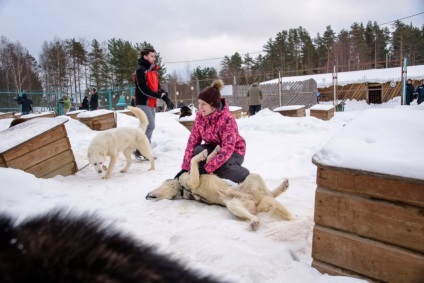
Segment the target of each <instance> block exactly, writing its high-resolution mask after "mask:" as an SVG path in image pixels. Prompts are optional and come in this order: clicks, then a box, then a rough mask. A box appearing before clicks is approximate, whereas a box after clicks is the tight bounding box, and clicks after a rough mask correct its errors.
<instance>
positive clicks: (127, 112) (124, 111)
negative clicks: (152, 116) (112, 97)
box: [115, 109, 135, 117]
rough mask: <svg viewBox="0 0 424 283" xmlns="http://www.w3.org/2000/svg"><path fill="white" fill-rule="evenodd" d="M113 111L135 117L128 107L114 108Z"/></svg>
mask: <svg viewBox="0 0 424 283" xmlns="http://www.w3.org/2000/svg"><path fill="white" fill-rule="evenodd" d="M115 113H122V114H125V115H128V116H132V117H135V115H134V113H132V112H131V111H130V110H128V109H124V110H116V111H115Z"/></svg>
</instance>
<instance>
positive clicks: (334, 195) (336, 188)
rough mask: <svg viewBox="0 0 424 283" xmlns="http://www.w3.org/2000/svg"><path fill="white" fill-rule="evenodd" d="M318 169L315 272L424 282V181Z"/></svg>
mask: <svg viewBox="0 0 424 283" xmlns="http://www.w3.org/2000/svg"><path fill="white" fill-rule="evenodd" d="M314 163H315V164H316V165H317V166H318V171H317V190H316V197H315V215H314V221H315V228H314V236H313V242H312V258H313V262H312V266H313V267H315V268H316V269H318V270H319V271H321V272H325V273H329V274H331V275H346V276H352V275H353V276H355V277H360V278H363V279H366V280H371V281H372V280H375V281H383V282H423V281H422V280H423V278H424V236H423V235H424V213H423V211H424V180H418V179H411V178H405V177H400V176H392V175H386V174H380V173H373V172H367V171H359V170H353V169H345V168H337V167H331V166H324V165H322V164H319V163H318V162H316V161H315V160H314Z"/></svg>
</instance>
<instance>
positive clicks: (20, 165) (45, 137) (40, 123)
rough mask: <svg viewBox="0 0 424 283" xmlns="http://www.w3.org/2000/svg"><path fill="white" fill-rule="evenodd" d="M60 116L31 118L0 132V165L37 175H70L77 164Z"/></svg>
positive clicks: (65, 120)
mask: <svg viewBox="0 0 424 283" xmlns="http://www.w3.org/2000/svg"><path fill="white" fill-rule="evenodd" d="M66 122H67V119H63V118H53V119H52V118H38V119H30V120H29V121H26V122H24V123H21V124H18V125H16V126H14V127H12V128H9V129H6V130H4V131H2V132H0V167H6V168H16V169H21V170H23V171H25V172H28V173H30V174H33V175H35V176H36V177H39V178H50V177H53V176H56V175H63V176H67V175H72V174H74V173H75V172H77V170H78V169H77V164H76V162H75V158H74V154H73V152H72V149H71V145H70V142H69V139H68V134H67V132H66V128H65V125H64V123H66Z"/></svg>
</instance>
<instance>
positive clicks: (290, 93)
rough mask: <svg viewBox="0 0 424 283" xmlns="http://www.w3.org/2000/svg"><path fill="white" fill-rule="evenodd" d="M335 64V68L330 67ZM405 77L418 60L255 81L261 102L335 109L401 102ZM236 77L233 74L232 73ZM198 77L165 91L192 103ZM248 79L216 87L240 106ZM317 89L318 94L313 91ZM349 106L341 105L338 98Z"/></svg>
mask: <svg viewBox="0 0 424 283" xmlns="http://www.w3.org/2000/svg"><path fill="white" fill-rule="evenodd" d="M334 70H337V68H334ZM407 78H411V79H412V82H413V85H414V87H415V88H416V87H417V86H418V85H419V84H421V82H422V80H424V65H421V66H411V67H408V68H407V67H406V64H405V65H404V67H397V68H386V69H370V70H362V71H353V72H340V73H337V72H336V71H333V73H327V74H317V75H305V76H296V77H281V78H280V79H274V80H270V81H267V82H263V83H261V85H260V87H261V88H262V90H263V93H264V99H263V101H262V108H263V109H264V108H269V109H271V110H273V109H275V108H277V107H280V106H287V105H305V106H306V107H307V108H309V107H311V106H313V105H314V104H317V103H320V104H333V105H335V106H336V109H337V110H344V111H355V110H364V109H367V108H392V107H396V106H398V105H401V104H403V92H404V88H405V83H406V79H407ZM234 81H235V82H236V81H237V80H236V79H234ZM198 86H199V82H198V81H189V82H186V83H181V84H177V83H174V84H170V85H167V87H166V89H168V92H169V97H170V98H171V100H172V101H173V102H174V103H175V105H176V106H177V105H178V104H179V103H180V102H181V101H182V102H183V103H184V105H189V104H191V103H193V104H194V106H195V107H196V108H197V107H198V103H197V98H196V97H197V94H198V93H199V92H200V91H201V89H199V87H198ZM249 88H250V85H237V84H234V85H227V86H225V87H224V91H222V96H223V97H225V98H226V99H227V101H228V104H229V105H230V106H240V107H242V108H243V111H244V112H247V110H248V108H249V103H248V98H247V97H246V93H247V91H248V89H249ZM317 93H320V96H319V97H317ZM98 94H99V108H100V109H110V110H117V109H122V108H123V107H125V106H126V105H129V104H130V102H131V98H132V96H133V94H134V88H133V87H132V86H129V87H127V88H122V89H106V90H102V89H100V90H98ZM17 95H18V93H16V92H0V112H20V111H21V109H20V105H18V104H17V100H16V97H17ZM27 95H29V97H30V98H31V99H32V100H33V110H34V112H35V113H36V112H43V111H55V112H56V114H57V115H62V114H63V109H62V105H61V104H60V103H59V100H60V99H61V97H62V95H61V94H60V93H31V92H27ZM70 97H71V100H72V99H73V98H74V101H76V100H78V101H81V97H84V95H80V94H77V95H75V94H74V95H72V94H71V95H70ZM346 103H347V104H349V106H346V107H344V104H346ZM78 104H79V103H76V102H74V103H73V107H74V109H79V105H78Z"/></svg>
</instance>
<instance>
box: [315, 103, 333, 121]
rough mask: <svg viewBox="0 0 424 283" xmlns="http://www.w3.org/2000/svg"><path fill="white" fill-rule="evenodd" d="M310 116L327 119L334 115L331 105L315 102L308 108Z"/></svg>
mask: <svg viewBox="0 0 424 283" xmlns="http://www.w3.org/2000/svg"><path fill="white" fill-rule="evenodd" d="M309 110H310V116H312V117H315V118H318V119H321V120H324V121H327V120H330V119H331V118H333V117H334V106H333V105H321V104H317V105H314V106H312V107H311V108H309Z"/></svg>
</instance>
